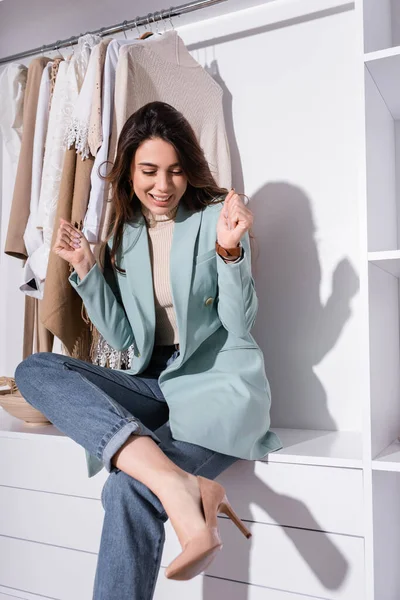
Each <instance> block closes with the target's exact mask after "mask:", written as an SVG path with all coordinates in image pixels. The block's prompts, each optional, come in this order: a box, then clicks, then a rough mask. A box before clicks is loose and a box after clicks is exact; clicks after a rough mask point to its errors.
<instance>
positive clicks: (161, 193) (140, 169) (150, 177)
mask: <svg viewBox="0 0 400 600" xmlns="http://www.w3.org/2000/svg"><path fill="white" fill-rule="evenodd" d="M131 178H132V184H133V190H134V192H135V194H136V196H137V197H138V198H139V200H140V202H141V203H142V204H144V206H146V207H147V208H148V209H149V210H150V212H152V213H153V214H156V215H163V214H165V213H167V212H169V211H170V210H172V209H173V208H175V207H176V206H178V204H179V201H180V199H181V198H182V196H183V194H184V193H185V191H186V188H187V177H186V175H185V174H184V173H183V171H182V168H181V166H180V164H179V160H178V156H177V154H176V151H175V148H174V147H173V146H172V145H171V144H169V143H168V142H165V141H164V140H161V139H160V138H155V139H149V140H146V141H145V142H143V143H142V144H141V145H140V146H139V148H138V149H137V150H136V154H135V156H134V158H133V160H132V164H131Z"/></svg>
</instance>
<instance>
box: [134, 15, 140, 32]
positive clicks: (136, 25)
mask: <svg viewBox="0 0 400 600" xmlns="http://www.w3.org/2000/svg"><path fill="white" fill-rule="evenodd" d="M138 20H139V17H136V19H135V27H136V31H137V33H138V36H139V37H140V36H141V33H140V30H139V27H138V24H137V22H138Z"/></svg>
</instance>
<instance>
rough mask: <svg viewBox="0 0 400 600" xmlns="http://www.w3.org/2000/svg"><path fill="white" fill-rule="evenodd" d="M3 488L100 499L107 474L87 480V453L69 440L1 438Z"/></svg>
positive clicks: (36, 437)
mask: <svg viewBox="0 0 400 600" xmlns="http://www.w3.org/2000/svg"><path fill="white" fill-rule="evenodd" d="M0 456H7V460H5V461H1V463H0V485H8V486H12V487H18V488H26V489H30V490H40V491H44V492H56V493H58V494H70V495H74V496H84V497H86V498H100V494H101V489H102V487H103V485H104V482H105V480H106V479H107V477H108V473H107V471H106V470H105V469H103V470H102V471H101V472H100V473H98V474H97V475H96V476H95V477H90V478H89V477H88V476H87V469H86V461H85V450H84V449H83V448H82V446H80V445H79V444H76V443H75V442H74V441H73V440H71V439H70V438H67V437H64V436H62V437H56V438H54V437H53V436H41V435H39V434H36V435H32V436H31V438H19V437H11V436H10V437H0Z"/></svg>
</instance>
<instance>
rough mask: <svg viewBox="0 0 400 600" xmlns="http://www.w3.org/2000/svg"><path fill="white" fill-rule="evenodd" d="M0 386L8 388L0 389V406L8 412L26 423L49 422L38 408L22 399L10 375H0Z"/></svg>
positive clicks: (39, 423) (40, 423)
mask: <svg viewBox="0 0 400 600" xmlns="http://www.w3.org/2000/svg"><path fill="white" fill-rule="evenodd" d="M2 386H7V387H8V389H6V390H1V389H0V406H2V407H3V408H4V410H5V411H6V412H8V414H10V415H12V416H13V417H16V418H17V419H21V421H24V422H25V423H26V424H27V425H48V424H49V423H50V421H48V419H46V417H45V416H44V415H43V414H42V413H41V412H40V411H39V410H37V409H36V408H34V407H33V406H31V405H30V404H29V403H28V402H27V401H26V400H24V398H23V397H22V396H21V392H20V391H19V389H18V387H17V384H16V383H15V379H13V378H12V377H0V387H2Z"/></svg>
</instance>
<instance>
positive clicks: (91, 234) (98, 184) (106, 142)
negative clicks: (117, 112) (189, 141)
mask: <svg viewBox="0 0 400 600" xmlns="http://www.w3.org/2000/svg"><path fill="white" fill-rule="evenodd" d="M157 38H158V36H157ZM157 38H156V36H155V35H153V36H151V37H149V38H146V39H144V40H140V39H137V40H112V41H111V42H110V44H109V45H108V48H107V54H106V59H105V63H104V72H103V85H102V99H101V100H102V112H101V126H102V140H103V141H102V145H101V146H100V148H99V150H98V152H97V154H96V158H95V161H94V165H93V169H92V173H91V178H90V183H91V189H90V197H89V204H88V208H87V211H86V215H85V219H84V222H83V230H82V232H83V234H84V235H85V237H86V238H87V240H88V241H89V242H90V243H91V244H96V243H97V242H98V241H99V236H100V226H101V219H102V214H103V207H104V201H105V196H106V193H107V189H108V185H107V184H106V182H105V181H104V179H103V178H102V177H101V176H104V175H106V173H107V164H105V161H107V159H108V151H109V147H110V135H111V126H112V116H113V113H114V89H115V73H116V69H117V64H118V55H119V50H120V48H121V47H123V46H127V45H130V46H131V45H132V44H136V43H138V44H141V45H143V44H151V43H152V42H154V40H155V39H157Z"/></svg>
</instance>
